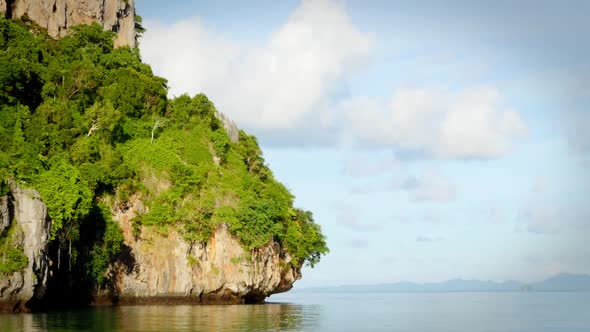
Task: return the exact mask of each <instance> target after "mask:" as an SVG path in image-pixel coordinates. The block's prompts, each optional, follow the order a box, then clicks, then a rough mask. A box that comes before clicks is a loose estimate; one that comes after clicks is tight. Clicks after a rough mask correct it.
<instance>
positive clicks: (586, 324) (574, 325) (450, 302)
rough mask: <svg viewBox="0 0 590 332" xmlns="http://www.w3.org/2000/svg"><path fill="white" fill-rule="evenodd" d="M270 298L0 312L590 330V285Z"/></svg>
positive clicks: (239, 323) (183, 325) (326, 326)
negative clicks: (587, 288) (557, 289)
mask: <svg viewBox="0 0 590 332" xmlns="http://www.w3.org/2000/svg"><path fill="white" fill-rule="evenodd" d="M269 302H271V303H268V304H264V305H226V306H128V307H114V308H93V309H84V310H72V311H63V312H51V313H40V314H25V315H0V331H2V332H9V331H412V332H421V331H435V332H446V331H448V332H451V331H452V332H473V331H490V332H491V331H498V332H500V331H501V332H504V331H511V332H512V331H514V332H517V331H518V332H529V331H530V332H544V331H554V332H582V331H588V332H590V293H443V294H402V293H385V294H377V293H370V294H359V293H325V294H311V293H288V294H283V295H279V296H273V297H271V298H270V300H269Z"/></svg>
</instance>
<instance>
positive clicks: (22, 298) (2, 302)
mask: <svg viewBox="0 0 590 332" xmlns="http://www.w3.org/2000/svg"><path fill="white" fill-rule="evenodd" d="M10 187H11V192H10V194H9V195H8V196H5V197H6V199H5V202H6V203H4V204H6V205H5V206H6V207H7V210H8V212H7V215H8V216H14V220H12V221H11V220H10V219H9V222H14V223H15V225H14V226H15V227H17V236H18V239H17V242H18V243H19V245H22V247H23V251H24V254H25V256H26V257H27V260H28V265H27V267H26V268H25V269H24V270H23V271H19V272H15V273H13V274H12V275H10V276H9V277H7V278H6V277H2V278H0V309H5V310H6V309H8V310H12V311H28V310H29V309H30V304H31V302H34V301H35V300H40V299H41V298H42V297H43V295H44V294H45V287H46V285H47V277H48V271H49V270H48V269H49V258H48V255H47V245H48V242H49V229H50V223H49V220H48V218H47V207H46V206H45V204H44V203H43V202H42V201H41V197H40V195H39V193H38V192H37V191H35V190H32V189H23V188H20V187H19V186H18V185H16V184H15V183H11V184H10ZM10 210H12V211H10Z"/></svg>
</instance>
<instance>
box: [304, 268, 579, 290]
mask: <svg viewBox="0 0 590 332" xmlns="http://www.w3.org/2000/svg"><path fill="white" fill-rule="evenodd" d="M297 291H299V292H325V293H339V292H352V293H371V292H381V293H383V292H385V293H388V292H389V293H451V292H589V291H590V275H586V274H569V273H562V274H558V275H556V276H554V277H551V278H548V279H546V280H543V281H540V282H536V283H523V282H520V281H514V280H509V281H504V282H494V281H481V280H464V279H452V280H448V281H444V282H437V283H414V282H397V283H388V284H375V285H343V286H334V287H310V288H301V289H297Z"/></svg>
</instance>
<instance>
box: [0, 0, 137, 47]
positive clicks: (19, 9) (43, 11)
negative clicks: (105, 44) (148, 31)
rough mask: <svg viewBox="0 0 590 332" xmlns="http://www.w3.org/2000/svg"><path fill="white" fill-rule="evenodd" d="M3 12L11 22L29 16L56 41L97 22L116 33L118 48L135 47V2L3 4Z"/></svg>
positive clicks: (20, 0) (28, 0)
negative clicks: (72, 30) (85, 25)
mask: <svg viewBox="0 0 590 332" xmlns="http://www.w3.org/2000/svg"><path fill="white" fill-rule="evenodd" d="M0 12H2V13H4V15H5V16H7V17H9V18H21V17H23V16H27V17H29V18H30V19H31V20H33V21H34V22H36V23H37V24H38V25H39V26H41V27H43V28H46V29H47V32H48V33H49V35H50V36H52V37H54V38H58V37H63V36H65V35H67V34H68V29H69V28H70V27H72V26H74V25H78V24H90V23H93V22H97V23H99V24H100V25H102V26H103V27H104V29H105V30H109V31H113V32H116V33H117V39H116V40H115V46H116V47H120V46H125V45H129V46H130V47H135V44H136V39H135V6H134V0H102V1H98V0H0Z"/></svg>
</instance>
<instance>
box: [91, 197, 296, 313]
mask: <svg viewBox="0 0 590 332" xmlns="http://www.w3.org/2000/svg"><path fill="white" fill-rule="evenodd" d="M131 202H132V203H131V205H129V206H128V209H126V210H125V211H119V212H117V213H116V214H115V220H117V221H118V223H119V225H120V227H121V228H122V229H123V234H124V237H125V245H126V246H128V248H129V249H130V251H129V253H128V257H124V256H123V257H121V259H120V260H119V261H118V262H117V263H116V264H115V265H114V266H113V267H112V268H111V271H110V273H109V274H110V278H109V279H111V280H112V281H113V285H111V287H109V289H108V290H103V291H102V295H103V296H102V298H103V299H104V298H105V297H106V298H111V299H114V300H115V301H119V302H121V303H146V302H147V303H153V302H161V301H165V302H193V303H194V302H197V303H244V302H260V301H263V300H264V299H265V298H266V297H268V296H269V295H271V294H274V293H280V292H285V291H288V290H289V289H291V287H292V285H293V283H294V282H295V281H296V280H297V279H299V278H300V271H299V268H298V267H297V268H295V267H292V266H291V264H289V262H290V257H289V255H288V254H287V253H285V252H283V251H282V250H281V248H280V246H279V245H278V243H269V244H268V245H266V246H264V247H262V248H258V249H256V250H254V251H253V252H247V251H246V250H244V248H243V246H242V245H241V243H240V242H239V241H238V240H237V239H236V238H235V237H234V236H232V235H231V234H230V233H229V232H228V230H227V227H226V226H225V225H224V224H222V225H220V226H219V227H218V228H217V229H216V231H215V233H214V235H213V237H212V238H211V239H210V240H209V241H207V242H205V243H195V244H193V245H191V244H189V243H188V242H187V241H185V240H184V239H183V237H182V236H181V235H180V234H179V233H178V232H176V231H175V230H172V231H170V232H168V233H167V234H166V235H162V234H158V232H157V231H156V230H155V229H153V228H147V227H142V229H141V234H139V236H136V235H134V234H133V227H132V225H131V220H132V219H133V218H134V217H135V215H136V213H137V212H138V211H142V210H143V209H144V207H143V205H142V204H141V202H140V201H139V200H137V199H134V200H132V201H131Z"/></svg>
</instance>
